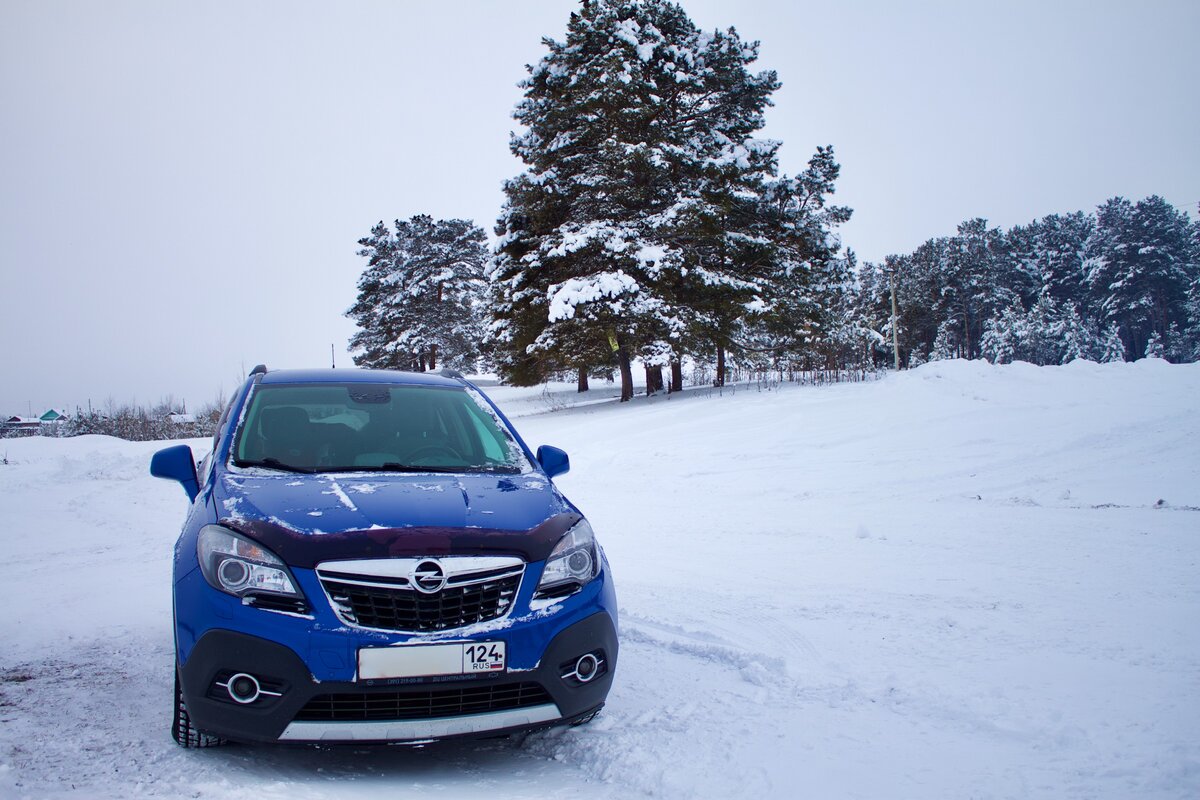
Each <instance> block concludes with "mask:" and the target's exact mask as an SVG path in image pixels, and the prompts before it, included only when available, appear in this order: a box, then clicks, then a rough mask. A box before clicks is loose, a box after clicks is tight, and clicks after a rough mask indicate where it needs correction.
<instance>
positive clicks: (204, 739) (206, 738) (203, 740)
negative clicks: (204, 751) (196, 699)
mask: <svg viewBox="0 0 1200 800" xmlns="http://www.w3.org/2000/svg"><path fill="white" fill-rule="evenodd" d="M171 738H172V739H174V740H175V743H176V744H178V745H179V746H180V747H186V748H188V749H193V748H199V747H220V746H221V745H223V744H225V740H224V739H222V738H221V737H220V736H211V735H209V734H207V733H201V732H200V731H198V730H196V729H195V728H193V727H192V718H191V716H189V715H188V710H187V703H185V702H184V701H183V689H181V688H180V686H179V671H178V670H176V672H175V717H174V720H173V721H172V723H171Z"/></svg>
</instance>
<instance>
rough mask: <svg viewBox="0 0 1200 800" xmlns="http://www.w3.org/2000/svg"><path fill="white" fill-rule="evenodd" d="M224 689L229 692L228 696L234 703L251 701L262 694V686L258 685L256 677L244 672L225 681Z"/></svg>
mask: <svg viewBox="0 0 1200 800" xmlns="http://www.w3.org/2000/svg"><path fill="white" fill-rule="evenodd" d="M225 690H226V691H227V692H229V696H230V697H231V698H233V701H234V702H235V703H241V704H242V705H249V704H250V703H253V702H254V701H255V700H257V699H258V697H259V695H261V694H262V687H261V686H259V684H258V679H257V678H255V677H254V676H253V675H247V674H246V673H244V672H239V673H238V674H237V675H234V676H232V677H231V678H230V679H229V680H228V681H227V682H226V683H225Z"/></svg>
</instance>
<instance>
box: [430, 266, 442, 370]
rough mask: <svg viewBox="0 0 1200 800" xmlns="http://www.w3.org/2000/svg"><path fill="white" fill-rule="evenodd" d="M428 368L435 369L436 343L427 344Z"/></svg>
mask: <svg viewBox="0 0 1200 800" xmlns="http://www.w3.org/2000/svg"><path fill="white" fill-rule="evenodd" d="M438 291H441V287H439V288H438ZM429 369H430V371H433V370H435V369H437V345H436V344H431V345H429Z"/></svg>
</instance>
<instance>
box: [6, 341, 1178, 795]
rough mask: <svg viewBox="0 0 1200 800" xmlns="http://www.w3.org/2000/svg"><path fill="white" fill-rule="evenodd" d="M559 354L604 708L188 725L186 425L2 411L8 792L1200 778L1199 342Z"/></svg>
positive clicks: (530, 427) (550, 438)
mask: <svg viewBox="0 0 1200 800" xmlns="http://www.w3.org/2000/svg"><path fill="white" fill-rule="evenodd" d="M557 388H558V389H559V390H563V389H566V391H559V392H558V393H555V392H554V391H553V390H552V391H551V392H549V393H546V392H543V391H541V390H532V391H531V390H513V389H507V388H501V387H497V388H496V389H494V390H489V391H490V393H491V394H492V395H493V396H495V397H497V399H498V400H499V401H500V402H501V403H502V405H504V406H505V407H506V408H508V409H510V410H512V412H513V413H514V415H516V416H517V417H518V419H517V425H518V427H519V428H520V429H521V431H522V433H523V435H524V436H525V437H526V439H527V440H528V441H529V442H530V444H531V445H534V446H536V445H537V444H540V443H552V444H556V445H559V446H561V447H563V448H565V449H566V450H567V451H568V452H569V453H570V454H571V459H572V465H573V469H572V471H571V472H570V473H569V474H568V475H565V476H563V477H561V478H559V479H558V483H559V485H560V486H561V487H562V488H563V490H564V491H565V492H566V493H567V494H568V495H569V496H570V497H571V498H572V499H573V500H574V501H575V502H576V503H577V504H578V505H579V506H580V507H581V508H582V509H583V510H584V511H585V512H586V513H587V514H588V516H589V518H590V519H591V521H592V523H593V525H594V527H595V529H596V531H597V534H598V535H599V536H600V539H601V542H602V543H603V544H604V546H605V548H606V550H607V552H608V555H609V558H610V560H611V562H612V564H613V569H614V572H615V575H616V579H617V590H618V595H619V598H620V604H621V609H622V631H621V634H622V650H621V661H620V664H619V667H618V672H617V679H616V683H615V686H614V689H613V692H612V694H611V696H610V698H609V705H608V707H607V709H606V710H605V712H604V714H603V715H602V716H601V717H600V718H599V719H597V720H596V721H595V722H594V723H593V724H591V725H590V726H586V727H582V728H575V729H567V730H558V731H552V732H549V733H544V734H537V735H533V736H530V737H527V738H525V739H524V740H520V741H491V742H484V743H476V744H446V745H438V746H433V747H429V748H426V749H423V750H409V749H398V748H374V749H339V750H322V751H315V750H308V749H282V748H249V747H228V748H223V749H220V750H214V751H199V752H194V751H184V750H180V749H178V748H177V747H176V746H175V745H174V743H173V742H172V741H171V740H170V737H169V734H168V730H167V726H168V709H169V706H170V690H171V684H170V674H171V634H170V586H169V576H170V555H171V548H172V545H173V542H174V538H175V535H176V532H177V529H178V526H179V524H180V522H181V520H182V516H183V510H184V495H183V492H182V491H181V490H180V489H179V487H178V486H176V485H172V484H169V483H167V482H164V481H156V480H155V479H153V478H150V477H149V476H148V475H147V471H146V469H147V463H148V459H149V456H150V454H151V452H153V451H154V450H155V449H156V448H157V447H158V446H160V445H157V444H153V443H150V444H131V443H125V442H120V441H117V440H113V439H106V438H101V437H83V438H79V439H73V440H46V439H27V440H15V441H0V457H3V456H5V455H7V459H8V462H9V463H8V464H0V509H2V511H0V513H2V514H3V517H2V519H3V525H2V526H0V547H2V550H0V553H2V554H3V556H2V558H0V600H2V601H3V608H4V610H5V613H4V614H3V615H2V616H0V797H6V798H7V797H47V796H51V797H55V796H71V797H89V798H90V797H114V798H115V797H142V796H145V797H160V796H161V797H200V798H224V797H233V798H285V797H286V798H316V797H339V798H343V797H346V798H359V797H362V798H365V797H376V796H390V797H405V796H415V795H417V794H418V793H421V794H422V795H424V794H425V793H429V792H436V793H438V794H437V796H440V797H472V798H474V797H506V798H535V797H536V798H547V797H612V798H627V797H651V796H652V797H667V798H690V797H717V798H724V797H756V798H763V797H788V798H793V797H813V798H842V797H862V798H967V797H972V798H1008V797H1013V798H1016V797H1020V798H1025V797H1037V798H1054V797H1064V798H1074V797H1080V798H1084V797H1086V798H1091V797H1104V798H1135V797H1136V798H1195V797H1198V796H1200V365H1183V366H1171V365H1167V364H1165V363H1163V362H1160V361H1142V362H1138V363H1136V364H1110V365H1095V364H1090V363H1081V362H1076V363H1074V364H1071V365H1068V366H1065V367H1052V368H1037V367H1032V366H1028V365H1023V364H1015V365H1010V366H1007V367H993V366H989V365H987V364H985V363H981V362H972V363H967V362H941V363H934V364H929V365H926V366H923V367H921V368H919V369H916V370H913V371H912V372H909V373H904V374H900V375H894V376H889V377H888V378H886V379H884V380H882V381H879V382H876V383H866V384H848V385H837V386H826V387H819V388H814V387H804V388H791V387H786V386H785V387H783V388H782V389H778V390H772V391H759V390H758V389H757V388H756V387H740V388H738V389H736V390H729V389H727V390H725V391H723V392H713V391H705V392H696V393H691V394H689V393H685V394H684V395H682V396H679V395H676V396H674V397H672V398H671V399H670V400H668V399H666V398H665V397H655V398H650V399H644V398H639V399H638V400H637V401H635V402H634V403H633V404H630V405H627V406H623V407H618V406H617V405H616V404H614V403H612V402H600V403H596V402H594V400H596V399H601V400H603V399H605V398H606V397H607V396H608V394H607V393H606V387H604V386H603V385H601V386H600V387H597V389H595V390H594V391H593V392H591V393H590V396H591V397H592V400H591V401H589V404H588V405H585V406H582V407H579V408H568V407H566V406H568V405H569V404H570V402H571V398H570V392H569V387H557ZM549 409H554V410H549ZM194 445H195V447H196V448H197V449H198V450H202V449H203V448H204V447H205V443H204V442H202V441H197V442H195V443H194Z"/></svg>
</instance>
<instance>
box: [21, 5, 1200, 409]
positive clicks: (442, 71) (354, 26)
mask: <svg viewBox="0 0 1200 800" xmlns="http://www.w3.org/2000/svg"><path fill="white" fill-rule="evenodd" d="M683 5H684V7H685V8H686V9H687V10H688V12H689V13H690V15H691V16H692V19H693V20H695V21H696V23H697V24H699V25H701V26H702V27H705V28H713V27H728V26H730V25H733V26H735V27H737V29H738V31H739V32H740V33H741V35H742V36H743V37H744V38H747V39H759V40H761V41H762V53H761V59H760V62H759V65H760V66H761V67H762V68H771V69H775V70H777V71H778V72H779V77H780V79H781V80H782V81H783V84H784V86H783V89H781V90H780V91H779V92H777V93H776V95H775V98H774V99H775V103H776V107H775V108H774V109H772V110H771V111H770V112H769V113H768V125H767V128H766V130H765V131H764V132H763V135H764V136H768V137H771V138H775V139H780V140H782V141H783V142H784V146H783V148H782V151H781V161H782V168H783V169H784V170H785V171H787V172H789V173H794V172H797V171H799V170H801V169H803V167H804V165H805V164H806V162H807V160H808V158H809V156H810V155H811V153H812V151H813V149H814V148H815V147H816V146H817V145H819V144H833V145H834V147H835V151H836V154H837V157H838V160H839V161H840V162H841V164H842V178H841V180H840V181H839V184H838V194H837V196H836V200H837V201H838V202H840V203H844V204H846V205H849V206H851V207H852V208H854V209H855V214H854V219H853V220H852V222H851V223H850V224H849V225H847V226H845V227H844V228H843V229H842V233H843V238H844V240H845V241H846V243H847V244H848V245H850V246H851V247H853V248H854V249H855V250H856V251H857V252H858V253H859V255H860V258H865V259H868V260H874V259H879V258H882V257H883V256H884V255H886V254H887V253H891V252H905V251H909V250H911V249H912V248H914V247H915V246H916V245H918V244H919V243H920V242H922V241H924V240H925V239H927V238H929V237H931V236H937V235H944V234H948V233H951V232H953V230H954V227H955V226H956V225H957V223H958V222H960V221H962V220H964V219H967V218H969V217H974V216H983V217H986V218H987V219H989V220H990V221H991V222H992V224H994V225H999V226H1002V227H1009V226H1011V225H1013V224H1016V223H1023V222H1028V221H1029V220H1031V219H1033V218H1035V217H1040V216H1044V215H1046V214H1049V213H1054V212H1069V211H1075V210H1079V209H1091V208H1093V207H1094V206H1096V205H1097V204H1099V203H1101V202H1103V201H1104V200H1105V199H1107V198H1108V197H1111V196H1113V195H1118V194H1120V195H1124V196H1126V197H1130V198H1133V199H1137V198H1141V197H1144V196H1146V195H1149V194H1160V195H1162V196H1163V197H1165V198H1166V199H1167V200H1169V201H1170V202H1172V203H1175V204H1176V205H1178V206H1181V207H1183V206H1186V207H1187V208H1188V209H1189V210H1190V211H1192V212H1193V213H1194V212H1195V209H1196V207H1197V204H1198V203H1200V156H1198V155H1197V142H1200V102H1198V100H1200V93H1198V92H1197V90H1196V85H1197V76H1198V75H1200V46H1198V45H1197V42H1198V41H1200V3H1196V2H1194V1H1193V0H1185V1H1181V2H1165V1H1164V0H1157V1H1156V0H1151V1H1150V2H1127V3H1112V2H1089V1H1087V0H1077V1H1072V2H1049V1H1048V0H1046V1H1044V2H1026V1H1025V0H1022V1H1021V2H994V1H992V2H913V3H896V2H892V1H890V0H880V1H879V2H838V3H821V4H817V3H811V4H810V3H800V2H788V0H762V2H741V3H735V2H728V0H726V2H720V1H719V0H686V2H684V3H683ZM576 6H577V4H576V3H575V2H574V1H573V0H510V1H509V2H492V1H491V0H488V1H487V2H485V1H484V0H456V1H453V2H451V1H447V2H437V3H432V2H424V1H420V2H418V1H417V0H411V1H409V2H400V1H399V0H395V1H394V2H345V3H301V2H271V3H267V2H204V3H195V2H187V3H183V2H154V1H151V0H147V1H146V2H113V1H112V0H106V2H103V3H99V2H84V1H83V0H80V1H79V2H52V1H50V2H48V1H45V0H28V2H14V1H13V0H0V279H2V283H0V346H2V347H3V353H4V356H3V365H2V366H0V413H3V414H5V415H8V414H25V413H27V412H28V411H29V410H30V408H32V410H33V412H34V413H39V414H40V413H41V412H42V411H44V410H45V409H46V408H48V407H50V406H63V407H67V408H68V409H71V408H74V407H75V406H76V405H81V406H86V405H87V403H88V400H89V399H91V401H92V402H93V403H94V404H96V405H101V406H102V405H103V404H104V403H105V402H106V401H108V400H109V399H111V400H113V401H116V402H126V401H138V402H143V403H150V402H155V401H157V400H159V399H160V398H162V397H164V396H166V395H174V396H175V397H176V398H185V399H186V400H187V401H188V403H189V407H195V406H196V405H198V404H199V403H201V402H203V401H206V400H213V399H216V398H217V396H218V394H219V393H221V394H228V392H230V391H231V390H232V389H233V387H234V386H235V385H236V384H237V383H238V382H240V380H241V378H242V377H243V376H244V374H245V370H248V369H249V368H250V367H251V366H253V365H254V364H256V363H259V362H265V363H266V364H267V365H268V366H270V367H272V368H274V367H301V366H324V365H327V364H328V363H329V358H330V345H331V344H333V345H334V346H335V349H336V351H337V362H338V364H339V366H349V365H350V363H351V362H350V359H349V357H348V356H347V354H346V342H347V339H348V338H349V336H350V334H351V333H352V332H353V325H352V324H351V323H350V322H349V320H347V319H345V318H344V317H343V316H342V313H343V312H344V311H345V310H346V308H348V307H349V305H350V304H351V302H352V301H353V298H354V295H355V291H356V290H355V284H356V280H357V278H358V275H359V273H360V272H361V271H362V268H363V266H364V265H365V262H364V260H363V259H361V258H359V257H358V256H356V255H355V250H356V249H357V246H356V241H357V239H358V238H360V237H362V236H364V235H365V234H366V233H367V232H368V230H369V229H370V227H371V225H372V224H373V223H374V222H376V221H378V220H380V219H384V220H388V221H390V220H392V219H395V218H397V217H402V218H403V217H408V216H411V215H413V214H417V213H429V214H432V215H433V216H435V217H464V218H469V219H474V220H475V221H476V223H478V224H479V225H481V226H482V227H484V228H485V229H486V230H488V231H489V232H490V230H491V227H492V225H493V223H494V221H495V218H496V215H497V213H498V211H499V209H500V205H501V202H502V195H501V191H500V183H501V181H502V180H503V179H505V178H507V177H510V176H512V175H514V174H516V173H517V172H519V171H520V165H519V163H518V162H517V161H516V160H515V159H514V158H513V157H512V156H511V155H510V154H509V152H508V134H509V131H511V130H512V129H513V127H514V125H515V123H514V122H513V121H512V119H511V117H510V111H511V109H512V107H513V105H514V104H515V103H516V102H517V100H518V99H519V98H520V90H519V89H518V88H517V87H516V83H517V81H519V80H520V79H521V78H522V77H523V76H524V74H525V73H524V69H523V66H524V65H525V64H527V63H531V62H534V61H536V60H537V59H538V58H540V57H541V55H542V53H543V52H544V49H543V48H542V46H541V43H540V39H541V37H542V36H550V37H553V38H557V39H561V38H562V37H563V36H564V34H565V29H566V21H567V16H568V14H569V13H570V11H571V10H573V9H574V8H576Z"/></svg>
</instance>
